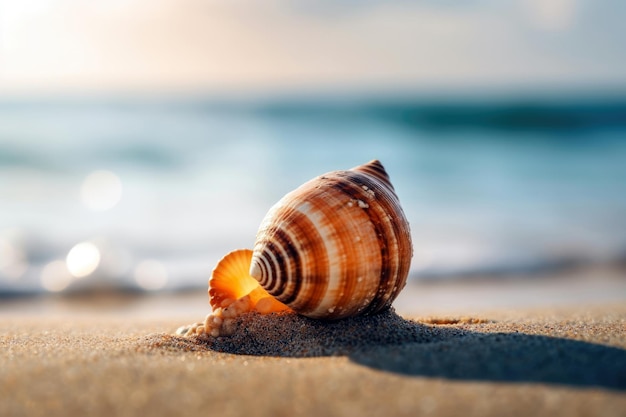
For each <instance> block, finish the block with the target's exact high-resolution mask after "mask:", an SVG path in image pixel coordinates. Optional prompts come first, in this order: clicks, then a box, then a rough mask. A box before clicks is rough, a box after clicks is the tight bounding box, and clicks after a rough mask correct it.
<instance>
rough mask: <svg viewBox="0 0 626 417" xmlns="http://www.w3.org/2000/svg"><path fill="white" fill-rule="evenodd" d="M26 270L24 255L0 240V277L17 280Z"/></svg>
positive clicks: (18, 249)
mask: <svg viewBox="0 0 626 417" xmlns="http://www.w3.org/2000/svg"><path fill="white" fill-rule="evenodd" d="M26 269H28V262H27V260H26V254H25V253H24V251H23V250H22V249H21V248H20V247H19V246H17V245H15V244H13V243H11V242H10V241H8V240H6V239H2V238H0V277H4V278H6V279H9V280H18V279H19V278H20V277H21V276H22V275H24V272H26Z"/></svg>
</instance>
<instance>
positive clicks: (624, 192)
mask: <svg viewBox="0 0 626 417" xmlns="http://www.w3.org/2000/svg"><path fill="white" fill-rule="evenodd" d="M625 18H626V3H624V2H622V1H620V0H601V1H598V0H505V1H500V0H497V1H496V0H469V1H468V0H465V1H455V0H448V1H434V0H432V1H430V0H421V1H418V0H416V1H408V0H407V1H403V0H394V1H376V0H372V1H349V0H343V1H337V0H334V1H326V0H315V1H314V0H295V1H293V0H292V1H286V0H285V1H282V0H272V1H267V2H255V1H219V0H176V1H174V0H151V1H147V0H111V1H106V2H94V1H79V0H22V1H19V2H16V1H9V0H0V296H2V297H4V298H5V299H7V298H10V297H15V296H28V295H42V294H55V295H57V294H76V293H84V292H100V291H106V292H118V291H122V292H136V293H155V292H156V293H169V292H172V291H182V290H190V289H192V290H193V289H198V290H200V289H202V291H204V290H205V289H206V282H207V279H208V277H209V276H210V273H211V270H212V268H213V266H214V265H215V263H216V262H217V261H218V260H219V258H221V257H222V256H223V255H224V254H225V253H227V252H229V251H230V250H232V249H236V248H240V247H248V248H250V247H252V246H253V243H254V238H255V233H256V230H257V227H258V225H259V223H260V221H261V219H262V218H263V216H264V215H265V213H266V212H267V210H268V209H269V207H270V206H271V205H272V204H273V203H274V202H275V201H277V200H278V199H279V198H280V197H281V196H282V195H283V194H285V193H286V192H288V191H290V190H292V189H293V188H295V187H297V186H299V185H300V184H301V183H303V182H305V181H306V180H308V179H310V178H312V177H314V176H317V175H319V174H322V173H324V172H327V171H331V170H337V169H347V168H351V167H353V166H355V165H359V164H362V163H365V162H367V161H369V160H371V159H375V158H376V159H380V160H381V161H382V163H383V164H384V165H385V167H386V168H387V170H388V172H389V174H390V176H391V179H392V181H393V183H394V185H395V188H396V190H397V193H398V195H399V198H400V201H401V203H402V204H403V207H404V210H405V213H406V215H407V217H408V219H409V221H410V223H411V228H412V233H413V240H414V247H415V256H414V258H413V263H412V267H411V273H410V281H411V282H413V283H420V282H440V281H450V280H462V279H466V278H469V277H477V276H480V277H484V276H489V277H493V278H498V279H499V278H502V279H504V278H507V277H510V276H516V275H522V276H525V277H528V276H537V275H539V276H543V275H545V274H553V273H555V271H556V272H558V271H563V270H571V269H572V268H574V269H575V268H580V267H589V266H601V267H606V266H609V267H611V268H614V267H618V266H619V265H621V264H623V263H624V260H625V259H626V41H625V40H626V25H624V19H625ZM618 270H619V269H618ZM620 271H623V270H620ZM622 288H623V287H622ZM623 295H624V294H622V296H623ZM1 302H3V301H2V300H0V303H1Z"/></svg>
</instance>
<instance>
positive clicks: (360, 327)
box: [150, 309, 466, 357]
mask: <svg viewBox="0 0 626 417" xmlns="http://www.w3.org/2000/svg"><path fill="white" fill-rule="evenodd" d="M465 334H466V332H465V331H464V330H462V329H458V328H441V327H436V326H432V325H428V324H423V323H418V322H415V321H411V320H406V319H403V318H402V317H400V316H399V315H397V314H396V313H395V311H394V310H393V309H389V310H387V311H385V312H382V313H380V314H376V315H373V316H360V317H352V318H348V319H344V320H338V321H321V320H313V319H308V318H306V317H302V316H299V315H297V314H293V313H273V314H267V315H260V314H258V313H247V314H244V315H242V316H240V317H238V318H237V322H236V331H235V333H234V334H233V335H231V336H226V337H211V336H208V335H201V336H191V337H178V336H170V335H168V336H162V337H161V338H160V339H157V340H152V341H150V343H151V344H152V346H153V347H159V348H165V349H166V350H167V349H168V348H169V349H183V350H188V351H189V350H194V351H195V350H205V349H206V350H213V351H217V352H226V353H235V354H242V355H264V356H285V357H310V356H333V355H349V354H351V353H354V352H356V351H360V350H363V349H365V348H368V347H373V346H384V345H400V344H404V343H431V342H437V341H441V340H445V339H450V338H451V337H460V336H463V335H465Z"/></svg>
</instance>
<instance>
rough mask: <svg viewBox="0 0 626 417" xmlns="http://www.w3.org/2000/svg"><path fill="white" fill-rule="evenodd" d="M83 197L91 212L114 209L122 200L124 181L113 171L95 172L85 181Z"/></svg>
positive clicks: (82, 191) (82, 189) (82, 190)
mask: <svg viewBox="0 0 626 417" xmlns="http://www.w3.org/2000/svg"><path fill="white" fill-rule="evenodd" d="M81 197H82V200H83V204H84V205H85V206H86V207H87V208H89V209H91V210H94V211H105V210H109V209H112V208H113V207H115V206H116V205H117V203H119V201H120V199H121V198H122V181H121V180H120V178H119V177H118V176H117V175H115V174H114V173H113V172H111V171H102V170H101V171H94V172H92V173H91V174H89V175H88V176H87V177H86V178H85V180H84V181H83V185H82V188H81Z"/></svg>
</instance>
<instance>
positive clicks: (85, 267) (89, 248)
mask: <svg viewBox="0 0 626 417" xmlns="http://www.w3.org/2000/svg"><path fill="white" fill-rule="evenodd" d="M66 263H67V269H68V270H69V271H70V273H71V274H72V275H73V276H74V277H76V278H83V277H86V276H87V275H89V274H91V273H92V272H93V271H95V270H96V268H98V265H99V264H100V250H99V249H98V248H97V247H96V245H94V244H93V243H90V242H82V243H79V244H77V245H75V246H74V247H73V248H72V249H71V250H70V251H69V253H68V254H67V258H66Z"/></svg>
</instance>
